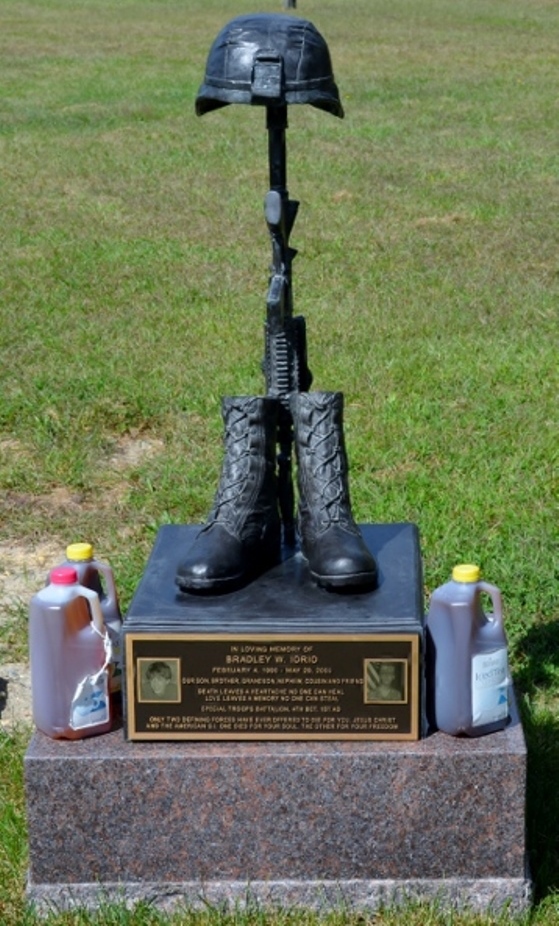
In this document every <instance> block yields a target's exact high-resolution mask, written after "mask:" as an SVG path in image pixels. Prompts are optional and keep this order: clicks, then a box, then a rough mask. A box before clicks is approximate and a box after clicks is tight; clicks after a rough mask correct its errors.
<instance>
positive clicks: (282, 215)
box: [176, 13, 377, 593]
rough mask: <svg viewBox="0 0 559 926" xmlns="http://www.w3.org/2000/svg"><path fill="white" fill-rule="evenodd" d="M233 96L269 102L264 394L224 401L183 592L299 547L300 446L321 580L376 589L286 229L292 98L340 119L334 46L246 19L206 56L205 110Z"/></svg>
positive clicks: (292, 204)
mask: <svg viewBox="0 0 559 926" xmlns="http://www.w3.org/2000/svg"><path fill="white" fill-rule="evenodd" d="M229 103H247V104H250V105H259V106H265V107H266V127H267V130H268V152H269V171H270V190H269V192H268V194H267V196H266V198H265V207H264V209H265V217H266V222H267V225H268V230H269V234H270V240H271V244H272V265H271V273H270V280H269V287H268V296H267V317H266V324H265V356H264V360H263V364H262V366H263V371H264V375H265V379H266V392H267V394H266V395H265V396H261V397H259V396H237V397H227V398H224V399H223V405H222V414H223V421H224V426H225V434H224V460H223V465H222V471H221V477H220V481H219V486H218V489H217V493H216V495H215V499H214V503H213V507H212V510H211V512H210V514H209V516H208V518H207V520H206V523H205V524H204V526H203V527H202V528H201V530H200V532H199V533H198V535H197V536H196V538H195V540H194V542H193V544H192V546H191V547H190V549H189V550H188V551H187V552H186V555H185V558H184V559H183V560H182V562H181V563H180V565H179V567H178V570H177V575H176V582H177V584H178V586H179V587H180V589H181V590H182V591H184V592H191V593H196V592H197V593H201V592H210V593H219V592H226V591H231V590H234V589H236V588H239V587H242V586H243V585H245V584H246V583H248V582H249V581H251V580H252V579H253V578H256V576H258V575H260V574H261V573H263V572H264V571H266V570H267V569H269V568H271V567H272V566H274V565H277V564H278V563H279V562H280V561H281V557H282V543H283V545H285V546H287V547H293V546H294V544H295V537H296V529H295V519H294V514H293V509H294V500H293V496H294V492H293V485H292V475H291V461H292V447H293V446H294V447H295V454H296V461H297V483H298V496H299V506H298V517H297V528H298V534H299V538H300V543H301V551H302V554H303V556H304V557H305V558H306V560H307V561H308V565H309V571H310V574H311V576H312V578H313V580H314V581H315V582H316V583H317V584H318V585H319V586H321V587H323V588H326V589H333V590H340V589H341V590H344V589H348V590H352V589H361V588H368V589H372V588H375V587H376V584H377V567H376V563H375V560H374V558H373V556H372V555H371V553H370V551H369V550H368V548H367V546H366V544H365V542H364V540H363V537H362V535H361V533H360V531H359V529H358V527H357V525H356V523H355V521H354V518H353V515H352V512H351V502H350V493H349V482H348V462H347V455H346V449H345V441H344V432H343V395H342V393H341V392H310V391H309V389H310V386H311V383H312V374H311V372H310V370H309V368H308V365H307V348H306V331H305V320H304V318H303V317H302V316H294V315H293V296H292V281H291V265H292V261H293V258H294V257H295V255H296V253H297V252H296V251H295V250H293V249H292V248H291V247H290V246H289V235H290V233H291V229H292V227H293V224H294V222H295V218H296V215H297V208H298V205H299V204H298V203H297V202H296V201H294V200H291V199H289V194H288V191H287V187H286V176H287V167H286V145H285V130H286V128H287V107H288V105H290V104H293V103H309V104H311V105H312V106H315V107H318V108H319V109H323V110H325V111H326V112H329V113H331V114H332V115H334V116H338V117H339V118H343V115H344V113H343V108H342V105H341V102H340V99H339V94H338V88H337V86H336V83H335V81H334V78H333V74H332V66H331V61H330V53H329V50H328V46H327V45H326V43H325V41H324V39H323V38H322V36H321V35H320V33H319V32H318V31H317V29H316V28H315V27H314V26H313V25H312V23H310V22H308V21H306V20H304V19H299V18H296V17H292V16H287V15H284V14H278V15H275V14H266V13H260V14H254V15H248V16H240V17H237V18H236V19H234V20H232V21H231V22H230V23H229V24H228V25H227V26H225V27H224V28H223V29H222V30H221V32H220V33H219V35H218V36H217V38H216V39H215V41H214V43H213V45H212V47H211V49H210V52H209V56H208V61H207V65H206V74H205V78H204V82H203V84H202V86H201V87H200V90H199V92H198V96H197V99H196V113H197V114H198V115H203V114H204V113H207V112H210V111H211V110H214V109H218V108H220V107H222V106H226V105H228V104H229Z"/></svg>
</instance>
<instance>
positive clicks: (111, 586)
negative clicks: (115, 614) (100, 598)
mask: <svg viewBox="0 0 559 926" xmlns="http://www.w3.org/2000/svg"><path fill="white" fill-rule="evenodd" d="M96 567H97V571H98V572H100V573H101V575H102V576H103V578H104V580H105V583H106V586H107V595H106V598H105V604H106V605H107V606H108V607H109V608H113V607H114V608H115V610H117V611H118V610H119V606H118V594H117V590H116V585H115V578H114V574H113V570H112V569H111V567H110V566H108V565H105V564H104V563H96Z"/></svg>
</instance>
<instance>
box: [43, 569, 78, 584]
mask: <svg viewBox="0 0 559 926" xmlns="http://www.w3.org/2000/svg"><path fill="white" fill-rule="evenodd" d="M49 578H50V581H51V582H52V584H53V585H74V584H75V583H76V582H77V581H78V573H77V572H76V570H75V569H74V567H73V566H57V567H56V569H52V570H51V573H50V577H49Z"/></svg>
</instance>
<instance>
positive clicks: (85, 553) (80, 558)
mask: <svg viewBox="0 0 559 926" xmlns="http://www.w3.org/2000/svg"><path fill="white" fill-rule="evenodd" d="M66 559H69V560H70V562H73V563H82V562H84V561H85V560H88V559H93V546H92V544H91V543H71V544H70V546H69V547H66Z"/></svg>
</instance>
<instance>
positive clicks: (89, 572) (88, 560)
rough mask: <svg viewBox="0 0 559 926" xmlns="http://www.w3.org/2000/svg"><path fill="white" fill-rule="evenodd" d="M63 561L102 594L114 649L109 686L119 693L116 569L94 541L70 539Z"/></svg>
mask: <svg viewBox="0 0 559 926" xmlns="http://www.w3.org/2000/svg"><path fill="white" fill-rule="evenodd" d="M62 565H63V566H72V567H73V568H74V569H75V570H76V572H77V574H78V582H79V583H80V585H84V586H85V587H86V588H90V589H92V590H93V591H94V592H97V594H98V596H99V602H100V604H101V611H102V613H103V620H104V622H105V628H106V630H107V633H108V634H109V637H110V640H111V646H112V652H113V655H112V661H111V674H110V680H109V690H110V692H111V694H112V695H118V693H119V692H120V691H121V689H122V658H121V648H120V631H121V628H122V617H121V613H120V606H119V603H118V593H117V590H116V584H115V579H114V575H113V570H112V568H111V566H109V564H108V563H102V562H100V561H99V560H98V559H96V558H95V555H94V550H93V545H92V544H91V543H71V544H70V545H69V546H68V547H66V562H65V563H63V564H62Z"/></svg>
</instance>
